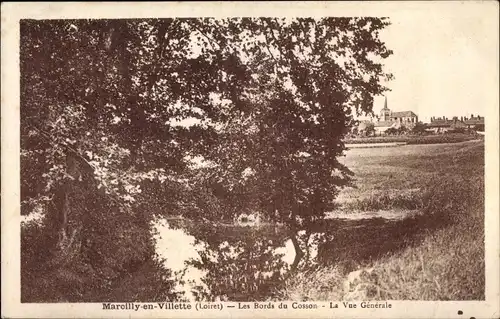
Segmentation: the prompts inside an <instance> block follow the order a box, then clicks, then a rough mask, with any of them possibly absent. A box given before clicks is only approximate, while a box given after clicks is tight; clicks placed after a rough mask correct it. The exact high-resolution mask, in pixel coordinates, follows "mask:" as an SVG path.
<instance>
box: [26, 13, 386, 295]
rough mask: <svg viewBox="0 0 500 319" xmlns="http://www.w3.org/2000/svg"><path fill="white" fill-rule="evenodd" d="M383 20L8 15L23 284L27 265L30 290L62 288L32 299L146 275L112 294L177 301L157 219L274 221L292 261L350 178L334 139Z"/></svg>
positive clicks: (377, 54) (363, 98) (368, 92)
mask: <svg viewBox="0 0 500 319" xmlns="http://www.w3.org/2000/svg"><path fill="white" fill-rule="evenodd" d="M387 25H388V21H387V20H386V19H383V18H321V19H311V18H300V19H299V18H298V19H281V18H230V19H212V18H199V19H198V18H197V19H195V18H193V19H143V20H137V19H134V20H123V19H122V20H23V21H21V42H20V44H21V149H22V151H21V178H22V194H21V196H22V214H24V215H28V214H30V213H31V212H33V211H34V210H35V211H40V212H43V216H44V218H43V222H41V223H39V224H34V225H30V226H26V227H24V229H23V246H22V252H23V276H24V277H23V278H28V277H33V276H35V274H37V275H40V274H39V272H40V270H39V269H43V271H44V274H45V275H42V276H38V277H39V278H41V279H39V280H38V283H37V284H33V285H35V286H36V285H38V286H37V287H38V288H39V287H49V286H51V285H54V284H55V283H54V282H55V279H53V274H54V271H57V273H58V274H62V275H58V276H66V277H65V278H66V279H64V280H66V282H71V284H70V285H69V286H68V287H66V288H67V289H70V288H71V289H70V290H71V293H69V294H63V293H61V295H55V296H45V297H46V298H49V299H52V300H62V299H64V298H66V299H71V300H82V299H83V300H90V299H92V298H97V297H95V296H113V291H118V290H119V288H117V287H119V285H120V283H122V282H124V280H129V279H126V278H128V277H127V276H129V274H130V273H133V272H134V271H142V272H144V271H143V270H144V269H148V271H147V274H148V275H146V276H143V277H144V278H149V279H151V278H156V279H158V278H160V279H158V280H154V281H155V282H158V283H161V285H162V286H161V287H158V289H153V288H151V290H149V291H130V292H129V293H128V295H127V296H120V298H125V299H127V298H128V299H131V300H133V299H141V300H146V299H155V298H156V299H162V298H163V300H165V298H169V299H175V298H179V296H177V295H176V294H173V293H171V285H172V283H171V282H169V281H168V280H167V279H168V277H169V275H170V274H169V273H168V271H164V270H160V269H162V267H161V261H159V260H158V258H157V257H155V252H154V245H153V243H152V239H151V234H150V232H151V223H152V222H153V221H154V220H155V218H156V217H161V216H171V215H182V216H185V217H189V218H191V219H194V220H207V219H208V220H217V219H219V220H220V219H221V218H222V219H231V218H234V216H235V215H237V214H239V213H242V212H246V211H256V212H259V214H261V215H263V216H264V217H265V218H267V219H269V220H270V221H272V222H276V223H282V224H284V225H286V226H287V228H288V229H289V230H290V232H289V236H290V238H292V240H293V241H294V245H295V248H296V250H297V252H298V254H297V256H299V257H300V255H301V254H300V253H301V250H300V247H299V244H298V241H297V240H296V234H297V232H298V231H300V230H307V229H308V228H309V227H310V225H311V224H312V223H314V222H315V221H317V220H319V219H321V218H323V216H324V214H325V212H327V211H328V210H329V209H330V208H331V205H332V204H333V200H334V199H335V196H336V195H337V194H338V192H339V189H340V187H342V186H343V185H347V184H348V183H349V181H350V176H351V175H352V174H351V173H350V171H349V170H348V169H347V168H346V167H345V166H343V165H342V164H340V163H339V161H338V160H337V158H338V157H339V156H341V155H342V154H343V151H344V145H343V142H342V138H343V137H344V135H345V134H346V133H347V132H348V131H349V130H350V127H351V125H353V123H354V122H355V119H354V116H355V115H356V114H361V113H369V112H371V108H372V105H373V97H374V96H376V95H378V94H381V93H382V92H384V90H386V88H385V87H384V86H383V85H382V83H383V80H384V79H388V78H390V77H391V76H390V75H389V74H386V73H385V72H384V70H383V68H382V66H383V65H382V61H383V59H384V58H387V57H388V56H389V55H390V54H391V51H390V50H388V49H387V48H386V47H385V45H384V43H383V42H382V41H381V40H380V38H379V32H380V31H381V30H382V29H383V28H384V27H386V26H387ZM192 159H199V160H200V161H201V164H203V165H198V166H196V165H193V161H192ZM299 259H300V258H298V259H297V262H298V260H299ZM40 264H43V265H45V266H44V267H41V268H40V267H39V265H40ZM294 264H296V263H294ZM141 269H142V270H141ZM62 270H64V271H62ZM64 274H65V275H64ZM147 276H150V277H147ZM26 282H28V281H27V280H26ZM136 286H137V285H136ZM37 287H29V288H26V289H27V292H26V294H24V295H23V296H28V297H27V298H28V299H30V298H39V297H40V295H38V294H37V293H36V292H35V291H36V289H37ZM66 288H65V289H66ZM137 289H139V288H137ZM59 290H60V291H63V289H59ZM158 291H160V292H162V293H158ZM99 300H103V299H102V298H101V299H99Z"/></svg>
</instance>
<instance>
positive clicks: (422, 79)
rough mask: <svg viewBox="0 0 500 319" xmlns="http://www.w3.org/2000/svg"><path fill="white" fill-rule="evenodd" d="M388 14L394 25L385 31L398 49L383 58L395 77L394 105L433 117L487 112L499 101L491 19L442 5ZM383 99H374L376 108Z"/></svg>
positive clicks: (384, 35)
mask: <svg viewBox="0 0 500 319" xmlns="http://www.w3.org/2000/svg"><path fill="white" fill-rule="evenodd" d="M492 9H494V8H493V7H492ZM389 18H390V21H391V22H392V25H391V26H389V27H387V28H386V29H385V30H384V31H383V32H381V34H380V37H381V39H382V40H383V41H384V42H385V43H386V45H387V47H388V48H390V49H391V50H393V51H394V54H393V55H392V56H390V57H389V58H387V59H386V60H385V61H384V64H385V70H386V71H388V72H391V73H393V75H394V77H395V79H394V80H392V81H390V82H389V83H386V85H387V86H388V87H389V88H390V89H391V91H390V92H387V93H386V95H387V100H388V107H389V109H391V110H393V111H407V110H410V111H413V112H414V113H416V114H417V115H418V116H419V120H421V121H423V122H428V121H429V119H430V117H431V116H436V117H440V116H446V117H452V116H458V117H460V116H462V115H463V116H465V115H467V116H470V115H471V114H474V115H478V114H479V115H481V116H484V115H485V113H486V112H487V110H488V108H491V107H498V105H496V103H495V100H496V99H495V94H498V86H497V84H496V83H497V81H498V80H496V73H497V72H498V48H497V46H496V39H495V36H496V32H495V29H494V27H495V26H494V25H492V23H491V22H489V21H485V20H484V19H482V18H483V17H481V16H479V15H474V14H464V13H460V12H443V11H437V12H435V13H434V14H432V13H430V12H429V11H426V12H420V13H419V12H412V13H408V14H398V16H397V17H396V16H394V17H390V16H389ZM490 21H491V19H490ZM383 104H384V98H383V97H377V98H376V99H375V103H374V111H375V113H376V114H378V113H379V111H380V109H382V107H383Z"/></svg>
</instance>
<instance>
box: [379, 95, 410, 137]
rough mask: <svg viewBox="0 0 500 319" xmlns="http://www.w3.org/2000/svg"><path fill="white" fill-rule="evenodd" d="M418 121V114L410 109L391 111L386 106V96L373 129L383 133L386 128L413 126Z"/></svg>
mask: <svg viewBox="0 0 500 319" xmlns="http://www.w3.org/2000/svg"><path fill="white" fill-rule="evenodd" d="M417 123H418V116H417V115H416V114H415V113H413V112H412V111H401V112H393V111H391V110H390V109H389V108H388V107H387V96H386V97H385V101H384V108H383V109H382V110H380V116H378V117H377V120H376V121H375V122H374V125H375V131H376V132H377V133H383V132H385V131H386V130H387V129H388V128H390V127H393V128H400V127H402V126H404V127H406V128H409V129H411V128H413V127H414V126H415V125H416V124H417Z"/></svg>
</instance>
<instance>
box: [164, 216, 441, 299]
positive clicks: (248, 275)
mask: <svg viewBox="0 0 500 319" xmlns="http://www.w3.org/2000/svg"><path fill="white" fill-rule="evenodd" d="M367 216H370V218H364V219H362V218H350V219H349V218H335V219H325V220H322V221H318V222H317V223H316V224H314V225H312V227H311V229H310V231H309V232H308V233H306V232H305V231H301V232H299V233H298V234H296V237H297V240H298V244H299V246H300V249H301V250H302V252H303V253H304V255H303V257H302V258H301V260H300V263H299V264H298V267H297V271H304V270H308V269H314V268H315V266H318V265H332V264H338V263H342V265H343V266H345V267H347V268H346V270H347V271H352V270H354V269H355V267H356V265H359V263H362V262H365V261H370V260H374V259H376V258H380V257H381V256H384V255H386V254H388V253H392V252H395V251H397V250H401V249H404V248H405V247H407V246H408V245H409V244H411V243H413V244H417V243H418V241H419V240H420V239H421V238H423V236H422V230H425V229H431V228H432V224H429V223H431V221H429V219H428V218H425V216H421V215H413V216H410V217H407V218H403V219H394V218H381V217H371V215H369V214H368V215H367ZM156 230H157V236H156V250H157V252H158V254H159V255H160V257H163V258H165V259H166V261H165V267H167V268H170V269H171V270H172V271H173V273H175V276H176V278H174V279H175V281H176V283H177V286H176V290H177V291H178V292H183V295H184V298H185V299H186V300H191V301H215V300H226V301H265V300H269V299H274V300H276V299H280V298H282V295H281V292H282V291H283V288H284V286H283V285H284V282H285V281H286V279H287V277H288V276H289V275H293V273H292V272H291V271H290V270H291V268H292V264H293V262H294V259H295V249H294V247H293V244H292V242H291V240H290V239H289V236H288V234H289V233H288V232H287V230H286V229H284V228H283V227H280V226H274V225H270V224H261V225H258V226H252V227H242V226H241V225H237V224H224V223H221V222H218V223H215V222H204V223H196V222H192V221H189V220H187V219H168V221H167V220H165V219H163V220H160V221H159V222H157V223H156ZM350 267H354V268H352V269H351V270H349V269H348V268H350Z"/></svg>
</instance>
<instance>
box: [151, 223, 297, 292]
mask: <svg viewBox="0 0 500 319" xmlns="http://www.w3.org/2000/svg"><path fill="white" fill-rule="evenodd" d="M155 228H156V231H157V235H156V236H155V240H156V250H157V252H158V253H159V254H160V256H161V257H163V258H165V259H166V261H165V267H167V268H170V269H171V270H172V271H173V272H174V273H175V274H176V282H177V287H176V290H177V291H179V292H183V293H184V296H185V298H186V299H188V300H203V301H213V300H216V299H222V300H234V301H238V300H246V301H248V300H265V299H267V298H269V297H272V296H273V295H274V294H276V293H277V292H279V291H280V288H281V285H282V283H283V279H284V277H285V275H286V273H287V272H288V270H289V268H290V264H291V263H292V262H293V260H294V258H295V251H294V248H293V245H292V242H291V241H290V240H286V237H285V236H284V235H283V230H279V229H276V228H275V227H270V226H264V227H241V226H237V225H220V224H219V225H218V226H216V227H214V225H210V224H203V225H197V224H195V223H190V222H188V221H186V220H170V221H167V220H165V219H163V220H161V221H159V222H157V223H156V225H155Z"/></svg>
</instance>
